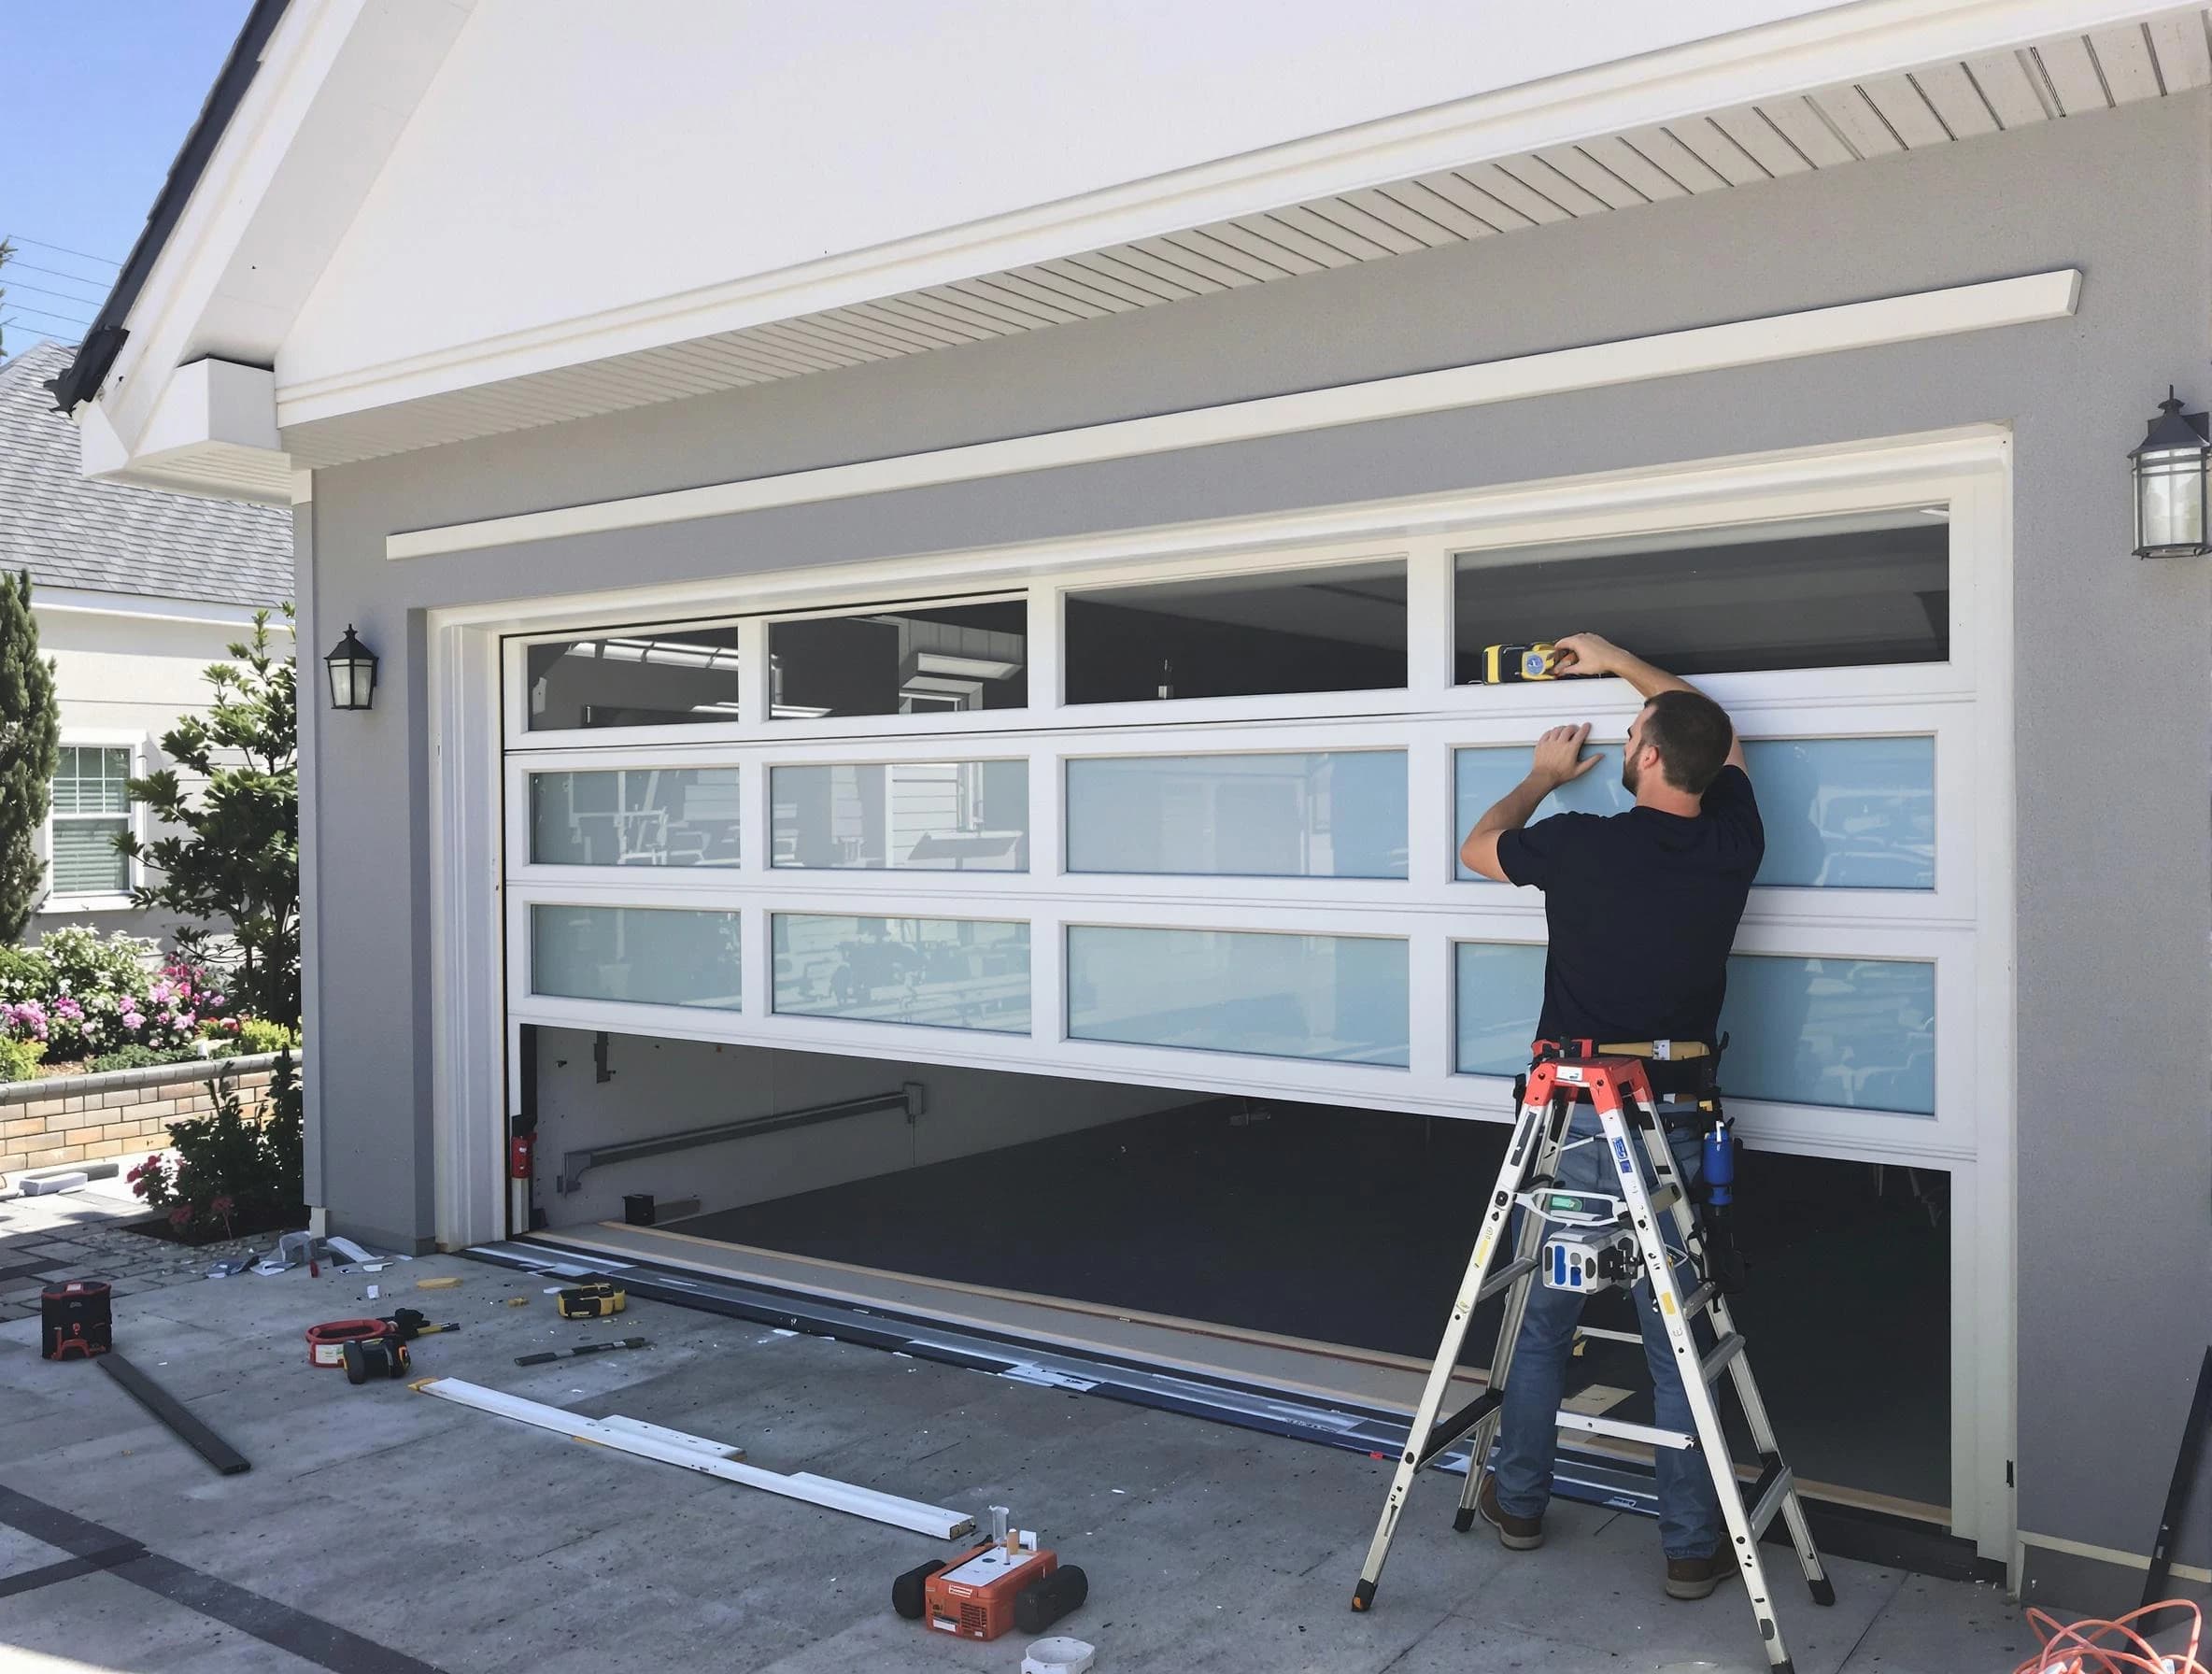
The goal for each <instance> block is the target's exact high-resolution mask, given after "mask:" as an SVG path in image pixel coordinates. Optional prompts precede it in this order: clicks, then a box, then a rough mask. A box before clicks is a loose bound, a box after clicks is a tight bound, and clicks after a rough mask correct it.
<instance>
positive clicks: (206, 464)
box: [78, 360, 291, 502]
mask: <svg viewBox="0 0 2212 1674" xmlns="http://www.w3.org/2000/svg"><path fill="white" fill-rule="evenodd" d="M154 387H155V388H156V390H157V391H158V393H157V396H156V399H155V401H154V404H153V407H152V410H151V411H150V412H149V414H148V415H147V418H146V420H145V422H144V424H143V425H142V427H141V428H140V429H139V431H138V433H137V435H136V437H135V440H132V441H130V442H128V443H126V442H125V441H124V439H123V437H122V436H121V434H120V433H118V432H117V430H116V427H115V422H114V419H113V418H112V417H111V415H110V414H109V413H108V412H107V410H106V403H104V402H99V401H94V402H88V403H87V404H85V405H84V406H83V407H82V408H80V409H79V411H78V470H79V471H80V472H81V473H82V474H83V475H86V476H89V477H92V478H95V479H98V480H102V481H107V482H126V483H132V484H135V485H136V486H138V487H140V488H149V489H163V490H165V491H168V492H172V493H174V492H176V491H177V490H179V489H182V490H183V491H185V492H188V493H194V494H206V495H211V496H213V497H215V498H219V499H225V500H247V501H254V502H268V501H270V500H271V499H272V498H273V496H272V494H271V492H270V489H269V486H268V485H269V481H270V478H271V476H272V474H275V475H282V476H286V477H287V479H288V480H289V473H290V472H291V456H290V455H288V454H287V453H286V452H285V450H284V445H283V443H282V441H281V440H280V439H279V438H278V436H277V434H276V377H275V375H274V374H272V373H271V372H270V371H269V370H268V368H266V367H263V366H244V365H240V364H239V363H238V362H235V361H218V360H199V361H194V362H191V364H190V365H187V366H179V367H177V369H176V370H175V371H174V372H172V373H171V374H170V375H169V376H168V377H167V378H165V379H163V380H161V381H160V382H159V383H158V384H156V385H155V386H154Z"/></svg>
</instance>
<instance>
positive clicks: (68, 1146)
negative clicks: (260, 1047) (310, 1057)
mask: <svg viewBox="0 0 2212 1674" xmlns="http://www.w3.org/2000/svg"><path fill="white" fill-rule="evenodd" d="M276 1057H277V1055H276V1053H273V1052H268V1053H261V1054H258V1055H256V1056H254V1057H231V1058H213V1059H195V1060H193V1061H192V1062H190V1063H183V1064H157V1065H154V1066H153V1067H151V1068H150V1069H145V1070H110V1071H106V1072H105V1073H102V1074H98V1075H57V1076H49V1077H47V1078H45V1079H43V1080H39V1081H13V1082H4V1083H0V1174H9V1173H14V1172H17V1171H19V1170H24V1169H43V1168H50V1167H53V1166H55V1165H58V1164H64V1163H73V1162H92V1161H93V1160H95V1159H96V1158H99V1157H104V1156H145V1155H147V1153H149V1152H151V1151H162V1150H166V1149H167V1148H168V1144H169V1123H170V1121H171V1120H172V1119H173V1118H175V1117H177V1116H204V1115H206V1114H209V1113H210V1112H212V1111H213V1110H214V1109H215V1087H214V1085H213V1083H214V1081H215V1078H216V1077H217V1076H218V1075H219V1074H220V1073H221V1072H222V1071H224V1070H228V1071H231V1073H232V1075H233V1076H234V1078H235V1080H236V1085H237V1088H238V1104H239V1108H240V1109H241V1110H243V1111H244V1112H245V1114H247V1115H248V1116H254V1117H258V1116H259V1115H260V1114H262V1111H263V1110H264V1109H265V1108H266V1106H267V1104H268V1099H269V1077H270V1074H271V1073H272V1072H273V1071H274V1070H275V1068H276Z"/></svg>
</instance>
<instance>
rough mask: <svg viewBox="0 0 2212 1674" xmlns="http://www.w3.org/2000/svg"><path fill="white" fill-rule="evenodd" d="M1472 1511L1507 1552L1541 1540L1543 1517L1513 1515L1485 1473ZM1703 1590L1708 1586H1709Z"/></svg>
mask: <svg viewBox="0 0 2212 1674" xmlns="http://www.w3.org/2000/svg"><path fill="white" fill-rule="evenodd" d="M1475 1510H1476V1511H1479V1512H1481V1513H1482V1521H1483V1522H1484V1523H1487V1524H1488V1525H1490V1526H1491V1527H1492V1528H1494V1529H1496V1530H1497V1543H1498V1544H1499V1545H1500V1546H1502V1547H1504V1548H1505V1549H1506V1550H1507V1551H1508V1552H1534V1551H1535V1550H1536V1549H1537V1548H1538V1547H1539V1546H1541V1545H1542V1544H1543V1543H1544V1520H1543V1519H1542V1518H1541V1517H1516V1516H1514V1515H1513V1514H1512V1512H1510V1511H1507V1510H1506V1509H1505V1508H1504V1507H1503V1506H1501V1505H1499V1504H1498V1503H1497V1478H1496V1476H1495V1475H1485V1476H1484V1477H1483V1478H1482V1494H1481V1496H1480V1497H1478V1498H1477V1499H1476V1501H1475ZM1706 1591H1707V1592H1711V1591H1712V1589H1711V1588H1710V1587H1707V1588H1706Z"/></svg>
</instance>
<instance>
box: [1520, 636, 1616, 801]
mask: <svg viewBox="0 0 2212 1674" xmlns="http://www.w3.org/2000/svg"><path fill="white" fill-rule="evenodd" d="M1598 643H1599V644H1600V645H1603V644H1604V643H1605V642H1604V641H1602V640H1600V641H1599V642H1598ZM1589 741H1590V723H1589V722H1588V721H1584V722H1583V723H1582V724H1581V726H1579V727H1553V729H1552V730H1551V731H1549V732H1547V733H1545V734H1544V735H1543V736H1542V737H1541V738H1539V739H1538V740H1537V741H1536V763H1535V765H1534V766H1533V767H1531V768H1530V769H1529V774H1528V776H1529V777H1530V778H1532V779H1541V780H1543V781H1545V782H1546V783H1548V784H1549V785H1551V786H1552V787H1553V788H1554V789H1556V788H1557V787H1560V786H1562V785H1564V784H1566V783H1567V781H1568V780H1570V779H1579V778H1581V776H1582V775H1583V774H1584V773H1588V772H1589V771H1590V770H1591V769H1592V768H1594V767H1595V766H1596V765H1597V764H1598V762H1599V760H1601V759H1602V758H1600V757H1596V756H1592V757H1590V758H1588V759H1583V756H1582V746H1583V745H1585V744H1587V743H1589Z"/></svg>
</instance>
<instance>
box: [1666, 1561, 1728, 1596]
mask: <svg viewBox="0 0 2212 1674" xmlns="http://www.w3.org/2000/svg"><path fill="white" fill-rule="evenodd" d="M1735 1573H1736V1564H1735V1562H1734V1560H1732V1559H1731V1558H1730V1557H1729V1556H1728V1554H1727V1553H1724V1552H1716V1553H1713V1554H1712V1555H1711V1556H1710V1557H1703V1558H1668V1559H1667V1560H1666V1596H1668V1597H1669V1598H1683V1599H1690V1598H1708V1597H1710V1596H1712V1591H1713V1589H1714V1588H1715V1587H1717V1586H1719V1585H1720V1584H1721V1583H1722V1582H1724V1581H1726V1580H1727V1579H1728V1578H1729V1576H1731V1575H1733V1574H1735Z"/></svg>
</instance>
